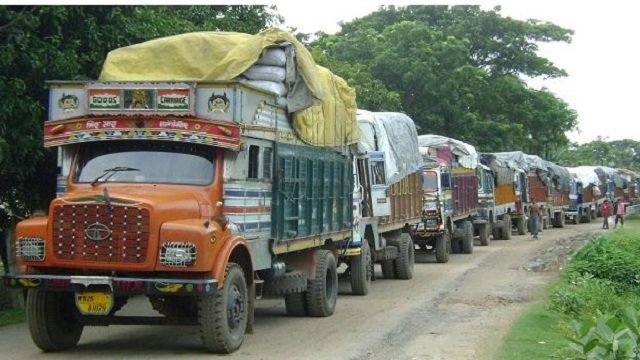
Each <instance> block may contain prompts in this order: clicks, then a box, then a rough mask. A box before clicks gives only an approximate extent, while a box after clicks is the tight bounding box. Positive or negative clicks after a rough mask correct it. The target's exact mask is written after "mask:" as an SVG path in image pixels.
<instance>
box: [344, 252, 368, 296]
mask: <svg viewBox="0 0 640 360" xmlns="http://www.w3.org/2000/svg"><path fill="white" fill-rule="evenodd" d="M350 261H351V266H350V270H351V277H350V280H351V292H352V293H354V294H356V295H367V294H368V293H369V287H370V286H371V279H372V278H373V261H372V259H371V248H370V247H369V243H368V242H367V241H366V240H363V241H362V246H361V247H360V255H358V256H353V257H351V260H350Z"/></svg>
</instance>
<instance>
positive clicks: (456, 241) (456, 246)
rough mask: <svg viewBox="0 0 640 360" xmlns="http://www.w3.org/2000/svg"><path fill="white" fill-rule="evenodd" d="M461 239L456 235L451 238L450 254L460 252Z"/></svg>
mask: <svg viewBox="0 0 640 360" xmlns="http://www.w3.org/2000/svg"><path fill="white" fill-rule="evenodd" d="M461 241H462V240H460V238H458V237H454V238H453V239H451V253H452V254H460V252H461V251H462V246H461V245H460V242H461Z"/></svg>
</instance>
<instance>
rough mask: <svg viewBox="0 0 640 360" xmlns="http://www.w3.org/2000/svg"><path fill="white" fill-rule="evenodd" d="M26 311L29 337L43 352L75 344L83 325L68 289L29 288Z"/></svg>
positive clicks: (64, 348) (62, 348)
mask: <svg viewBox="0 0 640 360" xmlns="http://www.w3.org/2000/svg"><path fill="white" fill-rule="evenodd" d="M26 313H27V322H28V324H29V331H30V332H31V338H32V339H33V342H34V343H35V344H36V346H37V347H39V348H40V349H42V350H43V351H59V350H66V349H69V348H72V347H74V346H76V344H78V341H79V340H80V336H81V335H82V330H84V325H83V324H82V320H81V315H80V313H79V312H78V310H77V309H76V306H75V300H74V294H73V293H72V292H53V291H46V290H36V289H31V290H29V291H28V292H27V301H26Z"/></svg>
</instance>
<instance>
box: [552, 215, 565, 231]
mask: <svg viewBox="0 0 640 360" xmlns="http://www.w3.org/2000/svg"><path fill="white" fill-rule="evenodd" d="M553 219H554V222H553V225H554V226H555V227H559V228H563V227H564V224H565V220H564V211H561V212H557V213H553Z"/></svg>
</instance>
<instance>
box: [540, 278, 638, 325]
mask: <svg viewBox="0 0 640 360" xmlns="http://www.w3.org/2000/svg"><path fill="white" fill-rule="evenodd" d="M627 301H628V300H627V296H622V295H621V294H619V293H618V291H617V290H616V289H615V286H614V283H613V282H612V281H610V280H607V279H598V278H596V277H594V276H592V275H591V274H588V273H587V274H577V273H572V274H570V276H568V277H567V279H566V280H565V281H562V282H559V283H557V284H556V285H555V286H554V287H553V288H552V289H551V291H550V292H549V297H548V301H547V306H548V308H549V309H550V310H553V311H556V312H559V313H561V314H564V315H568V316H571V317H574V318H581V317H583V316H584V315H589V314H595V313H596V312H597V311H601V312H604V313H615V312H616V311H618V309H624V308H625V307H626V306H628V305H629V303H628V302H627Z"/></svg>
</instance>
